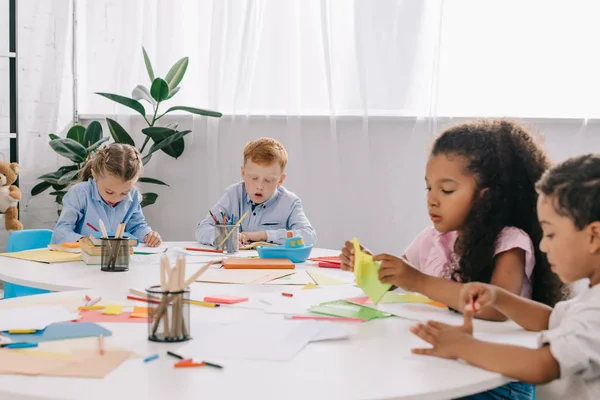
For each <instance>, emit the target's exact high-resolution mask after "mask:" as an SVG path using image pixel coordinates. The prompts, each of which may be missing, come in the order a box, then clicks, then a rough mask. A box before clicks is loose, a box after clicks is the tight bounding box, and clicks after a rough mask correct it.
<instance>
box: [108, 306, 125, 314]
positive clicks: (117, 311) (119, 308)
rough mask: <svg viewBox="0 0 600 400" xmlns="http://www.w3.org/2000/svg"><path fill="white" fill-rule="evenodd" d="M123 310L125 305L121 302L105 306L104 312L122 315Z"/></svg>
mask: <svg viewBox="0 0 600 400" xmlns="http://www.w3.org/2000/svg"><path fill="white" fill-rule="evenodd" d="M122 312H123V306H122V305H120V304H111V305H109V306H106V307H104V314H106V315H121V313H122Z"/></svg>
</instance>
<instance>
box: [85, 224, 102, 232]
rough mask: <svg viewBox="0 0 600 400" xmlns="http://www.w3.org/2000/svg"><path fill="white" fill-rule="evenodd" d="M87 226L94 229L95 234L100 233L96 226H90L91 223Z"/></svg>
mask: <svg viewBox="0 0 600 400" xmlns="http://www.w3.org/2000/svg"><path fill="white" fill-rule="evenodd" d="M86 225H87V226H89V227H90V228H92V229H93V230H94V232H100V231H99V230H98V229H97V228H96V227H95V226H94V225H92V224H90V223H89V222H88V223H87V224H86Z"/></svg>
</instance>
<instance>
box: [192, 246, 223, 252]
mask: <svg viewBox="0 0 600 400" xmlns="http://www.w3.org/2000/svg"><path fill="white" fill-rule="evenodd" d="M185 249H186V250H189V251H205V252H207V253H222V252H223V250H215V249H197V248H195V247H186V248H185Z"/></svg>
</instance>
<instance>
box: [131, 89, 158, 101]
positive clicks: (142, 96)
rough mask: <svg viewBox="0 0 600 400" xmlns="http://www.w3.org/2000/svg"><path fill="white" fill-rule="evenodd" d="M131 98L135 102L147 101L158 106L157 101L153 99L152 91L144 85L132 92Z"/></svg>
mask: <svg viewBox="0 0 600 400" xmlns="http://www.w3.org/2000/svg"><path fill="white" fill-rule="evenodd" d="M131 97H133V99H134V100H146V101H147V102H148V103H150V104H151V105H152V106H155V105H156V101H155V100H154V99H153V98H152V95H151V94H150V91H149V90H148V88H147V87H146V86H144V85H137V86H136V87H135V88H134V89H133V91H132V92H131Z"/></svg>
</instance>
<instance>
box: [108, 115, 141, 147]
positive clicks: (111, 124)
mask: <svg viewBox="0 0 600 400" xmlns="http://www.w3.org/2000/svg"><path fill="white" fill-rule="evenodd" d="M106 123H107V124H108V129H109V130H110V134H111V136H112V138H113V140H114V141H115V142H117V143H123V144H129V145H131V146H135V142H134V141H133V139H132V138H131V136H129V133H127V131H126V130H125V129H123V127H122V126H121V125H119V123H118V122H117V121H115V120H114V119H110V118H106Z"/></svg>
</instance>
